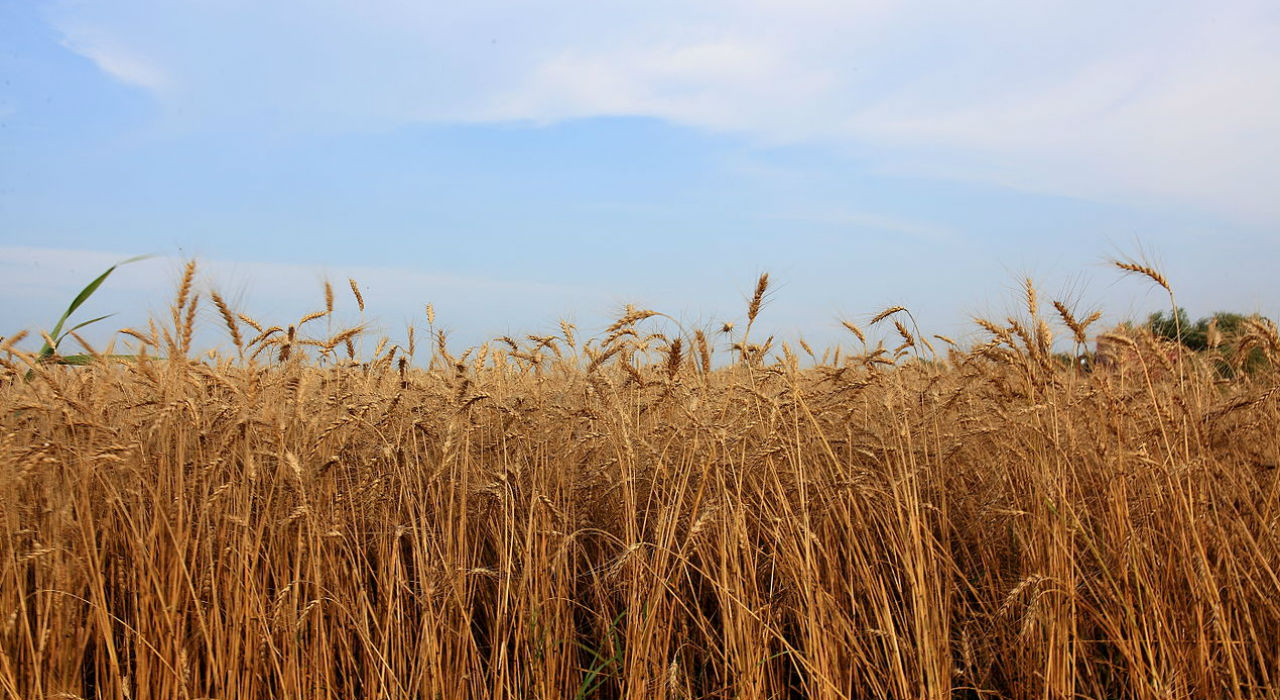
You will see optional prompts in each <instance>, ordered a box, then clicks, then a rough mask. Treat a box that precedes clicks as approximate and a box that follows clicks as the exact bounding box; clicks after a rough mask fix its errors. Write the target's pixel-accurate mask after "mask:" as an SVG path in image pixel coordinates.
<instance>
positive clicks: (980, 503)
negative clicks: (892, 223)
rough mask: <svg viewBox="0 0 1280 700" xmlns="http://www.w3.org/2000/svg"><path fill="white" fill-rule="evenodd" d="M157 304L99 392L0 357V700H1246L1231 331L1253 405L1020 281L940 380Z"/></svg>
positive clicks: (631, 318)
mask: <svg viewBox="0 0 1280 700" xmlns="http://www.w3.org/2000/svg"><path fill="white" fill-rule="evenodd" d="M194 271H195V266H194V264H192V265H189V266H188V268H187V273H186V275H184V278H183V282H182V284H181V285H180V288H179V290H178V294H177V296H176V298H175V300H174V302H173V305H172V313H171V314H170V318H165V319H157V320H156V321H155V322H153V323H152V324H151V326H149V327H147V328H136V329H127V330H126V331H125V332H124V334H123V335H122V336H121V337H122V342H124V340H128V342H130V343H132V344H133V345H134V346H135V347H136V349H137V353H136V356H135V357H133V358H132V359H130V360H127V361H120V360H115V359H109V358H107V357H106V355H107V354H110V351H107V352H104V353H102V355H103V357H102V358H101V359H100V360H98V361H95V362H91V363H89V364H88V365H87V366H80V367H73V366H68V365H63V364H58V363H56V362H42V361H39V359H38V358H36V357H34V356H32V355H30V354H25V353H23V352H21V351H19V350H18V349H17V344H16V340H17V336H15V337H13V338H10V339H8V340H7V341H4V342H3V343H0V366H2V367H3V369H0V372H3V373H4V375H3V386H0V697H4V698H91V697H104V698H238V699H244V698H425V699H433V700H434V699H443V700H454V699H462V698H548V699H553V698H555V699H558V698H658V699H664V698H665V699H672V700H675V699H681V700H683V699H692V698H724V699H726V700H727V699H730V698H741V699H753V698H823V699H831V700H837V699H843V698H849V699H852V698H975V699H977V698H1143V699H1147V698H1151V699H1155V698H1275V697H1280V578H1277V576H1278V574H1280V547H1278V544H1280V522H1278V518H1280V482H1277V474H1278V473H1280V470H1277V468H1276V466H1277V457H1280V430H1278V428H1277V426H1280V415H1278V410H1277V409H1278V406H1277V402H1278V401H1280V393H1278V391H1280V372H1278V371H1277V370H1276V369H1275V367H1276V365H1275V362H1276V361H1277V360H1280V338H1277V335H1276V331H1275V328H1274V326H1271V325H1269V324H1267V323H1264V322H1261V321H1258V322H1255V323H1253V324H1252V325H1251V326H1250V327H1249V330H1248V332H1247V333H1246V334H1244V335H1242V336H1241V337H1237V338H1231V339H1227V345H1226V346H1224V347H1226V348H1228V349H1234V350H1233V352H1227V353H1223V354H1221V355H1219V356H1218V357H1226V358H1228V364H1230V358H1231V357H1239V356H1240V354H1241V353H1243V352H1244V351H1246V350H1248V351H1252V352H1261V353H1264V354H1265V356H1266V358H1267V359H1268V360H1269V362H1268V363H1267V364H1266V366H1264V367H1262V368H1261V369H1258V370H1257V371H1253V372H1244V371H1226V372H1224V371H1223V366H1222V364H1221V361H1220V360H1219V361H1210V359H1208V358H1206V357H1204V356H1201V355H1192V354H1187V353H1180V352H1172V351H1170V350H1169V348H1168V347H1166V346H1162V345H1161V343H1163V342H1164V341H1161V340H1160V339H1158V338H1156V337H1154V336H1152V335H1150V334H1143V333H1140V332H1134V333H1129V334H1127V335H1126V334H1121V333H1118V332H1117V333H1112V334H1110V335H1111V336H1112V337H1113V344H1115V345H1119V346H1121V347H1123V348H1126V349H1128V350H1129V352H1128V353H1127V354H1125V355H1123V356H1122V357H1121V358H1120V359H1119V360H1118V361H1113V362H1111V363H1109V365H1108V366H1107V367H1105V368H1102V367H1098V368H1095V369H1093V370H1090V369H1089V368H1088V367H1087V366H1086V365H1085V363H1084V361H1083V360H1087V359H1088V352H1087V348H1088V347H1089V344H1090V341H1091V334H1092V333H1094V332H1096V331H1097V330H1098V329H1096V328H1091V327H1090V326H1091V324H1093V323H1094V322H1095V321H1096V320H1097V316H1096V315H1091V316H1087V317H1084V315H1083V314H1081V316H1082V318H1077V317H1076V315H1074V313H1073V312H1074V310H1073V309H1071V308H1069V307H1068V306H1067V305H1065V304H1062V303H1061V302H1056V303H1051V304H1044V305H1042V304H1041V302H1040V301H1039V300H1038V299H1037V295H1036V290H1035V289H1034V287H1033V286H1031V285H1030V284H1029V283H1028V285H1027V286H1026V288H1025V297H1026V298H1025V299H1023V300H1022V302H1023V303H1022V305H1023V306H1024V307H1025V309H1024V310H1023V312H1022V313H1020V314H1019V315H1017V316H1016V317H1014V318H1009V319H1005V320H990V319H978V320H977V327H978V328H979V329H980V330H981V332H982V333H983V334H984V338H985V340H983V341H981V342H979V343H977V344H975V345H973V346H972V347H969V346H964V347H961V346H960V345H957V344H955V343H953V342H952V341H950V340H949V339H946V338H942V337H937V336H929V335H927V334H926V333H924V332H922V331H921V330H920V329H919V328H917V327H916V326H915V323H914V321H913V320H912V318H911V316H910V312H909V310H907V309H902V308H899V307H893V308H890V309H885V310H884V311H883V312H881V313H879V314H876V315H875V316H874V317H873V318H871V320H870V322H868V323H866V324H863V325H862V326H858V325H855V324H853V323H848V324H846V325H847V327H848V329H849V331H850V332H849V335H848V338H849V342H848V343H847V344H846V345H845V346H844V348H843V349H842V350H840V351H837V350H836V349H831V350H827V351H816V350H814V349H812V348H810V347H809V345H808V344H807V343H805V342H804V341H799V340H797V341H795V342H796V347H792V346H791V345H790V344H788V343H783V342H781V341H780V340H775V339H772V338H756V337H754V336H753V331H754V330H755V329H753V325H754V324H755V321H756V319H757V316H758V315H759V314H760V313H761V309H762V305H763V302H764V301H765V300H766V299H767V291H768V287H769V283H768V279H767V277H762V278H761V279H760V282H759V284H758V285H757V287H756V290H755V294H754V295H753V297H752V298H751V299H750V300H749V302H748V304H747V309H746V314H745V318H744V319H739V323H738V326H739V327H737V328H735V327H733V325H732V324H725V325H724V327H717V328H713V329H702V330H693V331H691V332H690V331H688V330H686V329H681V328H679V326H678V325H677V324H674V322H672V321H671V320H670V319H668V318H666V317H665V316H663V315H662V314H658V313H656V312H655V311H651V310H646V309H636V308H629V309H627V311H626V312H625V313H624V314H623V315H622V317H621V318H619V319H618V321H617V322H616V323H614V324H613V325H612V326H611V327H609V328H607V329H606V330H605V331H604V332H603V333H602V334H600V335H598V336H597V337H594V338H590V339H584V338H581V337H578V335H579V334H578V332H577V329H575V328H574V327H573V326H572V325H570V324H567V323H566V324H563V327H562V332H561V333H559V334H558V335H555V336H529V337H525V338H520V339H514V338H501V339H497V340H495V341H493V342H491V343H488V344H486V345H482V346H480V347H477V348H472V349H470V350H466V351H462V350H459V349H452V348H450V347H449V345H448V339H447V337H446V336H445V335H443V334H441V333H438V332H436V330H435V318H434V311H433V310H432V309H427V310H426V314H427V317H428V318H427V323H426V324H425V325H423V326H421V327H419V328H417V329H415V330H414V331H411V332H410V333H409V335H408V337H407V338H403V339H399V340H397V341H392V340H389V339H379V338H376V337H373V336H372V335H371V334H370V333H369V332H367V331H366V330H365V328H364V327H361V326H356V327H352V328H338V327H332V324H330V323H329V321H331V320H332V318H333V314H334V307H335V304H336V303H338V301H335V297H341V299H340V301H341V302H342V303H348V304H349V303H358V306H359V309H360V310H361V311H363V310H364V305H365V300H364V298H363V296H362V295H361V294H360V288H359V286H358V285H357V284H356V283H355V282H354V281H353V282H351V285H350V286H351V290H352V292H353V294H351V295H347V294H346V290H345V289H340V290H339V292H340V293H335V291H334V289H333V287H332V286H330V285H326V286H325V290H324V294H323V303H324V307H323V309H320V310H318V311H317V312H316V313H314V314H310V315H308V316H307V317H304V318H303V319H299V320H298V321H296V322H294V323H293V324H292V325H287V326H283V327H273V326H268V325H266V324H263V323H261V322H260V321H258V320H256V319H254V318H252V317H250V316H248V315H247V314H242V312H241V310H238V309H232V308H230V307H229V306H228V305H227V303H226V302H225V301H224V300H223V298H222V297H221V296H219V295H216V294H214V295H212V297H211V299H212V303H205V304H204V305H201V304H202V297H201V296H199V295H197V294H196V292H195V287H196V286H198V285H196V284H194V283H193V277H194ZM1133 272H1136V273H1138V274H1146V273H1144V272H1143V271H1142V270H1141V269H1139V270H1136V271H1133ZM1151 272H1154V271H1151ZM1148 276H1149V275H1148ZM1153 279H1154V278H1153ZM1156 281H1157V282H1161V281H1163V278H1161V280H1156ZM1162 286H1166V287H1167V283H1164V284H1163V285H1162ZM206 296H208V295H207V294H206ZM1042 306H1043V308H1042ZM198 307H199V313H197V308H198ZM200 318H203V319H204V320H205V321H206V322H213V323H217V324H219V325H222V326H225V330H224V331H223V332H224V334H225V337H226V338H227V343H228V345H227V347H229V348H230V350H227V351H224V352H221V353H214V354H212V355H203V356H199V357H193V356H192V326H193V324H195V323H196V322H197V319H200ZM326 326H330V327H327V328H326ZM1055 334H1057V335H1058V336H1060V337H1059V338H1058V339H1057V341H1056V342H1055V340H1054V336H1055ZM874 337H890V338H892V340H891V341H890V342H889V343H887V344H881V343H880V342H879V341H874V342H873V341H872V340H871V338H874ZM1063 347H1067V348H1074V349H1073V350H1072V351H1071V352H1070V353H1068V354H1070V355H1073V356H1077V357H1080V358H1081V361H1079V362H1073V361H1064V360H1063V359H1062V358H1061V357H1060V356H1058V355H1055V352H1054V350H1055V349H1058V351H1059V352H1061V349H1062V348H1063ZM89 351H91V352H92V353H93V354H97V351H96V350H93V349H89ZM1233 353H1234V354H1233ZM1215 362H1216V363H1215ZM1228 369H1230V368H1229V367H1228ZM1237 369H1238V367H1237Z"/></svg>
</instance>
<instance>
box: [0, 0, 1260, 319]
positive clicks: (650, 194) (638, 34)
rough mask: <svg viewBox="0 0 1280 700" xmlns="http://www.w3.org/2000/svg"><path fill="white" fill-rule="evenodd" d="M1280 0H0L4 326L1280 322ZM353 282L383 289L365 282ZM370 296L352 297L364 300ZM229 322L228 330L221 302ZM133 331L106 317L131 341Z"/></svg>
mask: <svg viewBox="0 0 1280 700" xmlns="http://www.w3.org/2000/svg"><path fill="white" fill-rule="evenodd" d="M1278 184H1280V4H1277V3H1275V2H1274V1H1273V0H1272V1H1259V2H1249V1H1224V2H1216V3H1205V2H1178V1H1173V2H1167V1H1162V2H1154V1H1139V2H1131V3H1115V2H1083V3H1082V2H1056V1H1048V2H1033V3H1027V2H1016V1H1009V2H1003V1H981V0H979V1H976V2H975V1H973V0H970V1H969V2H963V3H962V2H948V1H945V0H944V1H934V2H912V1H907V2H887V1H882V0H870V1H866V2H860V1H853V2H849V1H841V2H826V1H824V0H785V1H782V0H739V1H734V2H729V1H724V0H709V1H707V2H687V1H681V2H671V1H667V0H651V1H649V2H644V3H633V2H596V3H582V2H563V1H560V0H548V1H546V2H540V3H520V2H497V1H487V0H482V1H478V2H466V3H443V2H421V1H416V2H415V1H409V0H369V1H366V2H358V3H357V2H337V1H336V0H307V1H306V2H303V1H302V0H276V1H273V2H260V1H256V0H254V1H249V0H199V1H192V2H156V1H145V0H112V2H109V3H96V2H87V1H81V0H76V1H73V0H45V1H35V0H0V335H5V334H7V333H10V332H12V331H14V330H17V329H19V328H31V329H33V330H34V329H36V328H40V327H47V326H48V325H49V324H51V323H52V321H53V320H55V319H56V318H57V316H58V314H59V313H60V312H61V309H62V308H63V307H64V306H65V304H66V303H67V302H68V301H69V300H70V298H71V297H72V296H74V294H75V292H76V291H78V289H79V288H80V287H81V286H82V285H83V284H84V283H85V282H87V281H88V280H89V279H91V278H92V277H93V276H94V275H96V274H97V273H98V272H100V271H101V269H102V268H104V267H105V266H106V265H109V264H112V263H113V262H116V261H118V260H120V259H123V258H125V257H129V256H133V255H137V254H142V253H151V254H155V255H156V256H157V257H156V258H153V259H152V260H150V261H148V262H145V263H141V264H137V265H131V266H127V267H125V268H122V269H121V270H120V271H119V272H118V273H117V274H116V277H113V279H112V280H111V281H110V282H109V283H108V285H107V287H105V288H104V291H103V292H102V294H101V297H95V299H94V301H93V302H91V304H90V305H89V306H87V307H86V309H85V312H84V313H85V317H88V316H90V315H98V314H100V313H108V312H112V311H122V312H123V313H121V315H120V316H119V317H117V318H115V319H112V320H111V321H110V322H108V323H109V324H110V325H111V326H112V327H115V328H118V327H120V326H123V325H132V324H134V323H138V322H139V321H140V319H141V318H145V314H146V313H148V312H156V311H160V310H162V309H163V308H164V306H165V304H166V301H167V296H168V295H169V293H170V291H171V289H172V286H173V283H174V280H175V278H176V276H177V269H178V267H179V266H180V260H181V259H182V258H183V257H184V256H197V257H198V259H199V260H200V261H201V263H202V266H203V269H204V273H203V275H202V278H201V289H204V290H207V289H209V288H211V287H217V288H219V289H221V290H223V292H224V293H225V294H227V295H228V296H230V297H231V298H233V299H234V300H235V301H236V303H237V304H239V305H242V306H243V307H244V308H245V309H246V310H248V311H250V312H251V313H254V314H255V315H259V316H264V317H266V318H268V319H271V320H275V321H286V320H288V318H290V317H294V318H296V316H297V315H298V314H300V313H303V312H306V311H309V310H312V309H313V308H314V307H316V306H317V304H318V303H319V301H320V285H321V282H322V280H323V279H326V278H328V279H332V280H334V281H336V282H339V283H344V282H345V279H346V278H347V277H355V278H357V279H358V280H360V281H361V283H362V285H363V286H364V287H365V288H366V296H367V297H368V299H369V304H370V311H371V312H372V313H374V314H376V315H377V317H378V318H379V319H380V320H381V323H382V324H383V325H384V327H385V328H386V329H387V330H388V331H390V332H393V333H394V332H396V329H398V328H401V327H402V326H403V324H404V323H405V322H407V321H411V322H415V323H420V322H421V321H423V320H424V319H423V318H422V316H423V312H422V308H423V305H424V304H425V303H427V302H431V303H433V304H434V305H435V307H436V309H437V314H438V322H439V323H441V324H443V325H445V326H447V327H449V328H451V329H454V331H455V333H456V337H458V338H460V342H475V341H476V340H479V339H483V338H486V337H491V336H493V335H497V334H503V333H514V332H541V331H544V330H546V329H548V328H551V327H554V326H555V323H556V321H557V319H559V318H560V317H562V316H563V317H568V318H571V319H574V320H576V321H578V322H579V323H580V325H582V326H583V327H584V330H585V331H586V332H590V331H591V330H593V329H596V328H598V327H600V326H602V325H604V324H606V323H607V320H608V319H609V318H610V317H611V316H612V315H613V314H614V313H615V312H616V311H617V309H618V308H619V307H620V306H621V305H622V304H625V303H636V304H641V305H645V306H650V307H653V308H657V309H660V310H662V311H666V312H668V313H671V314H673V315H676V316H678V317H681V318H683V319H686V320H687V321H689V322H690V323H707V324H717V325H718V324H719V322H721V321H723V320H732V319H735V318H737V317H740V316H741V315H742V313H743V308H744V306H745V303H744V302H743V299H742V297H743V296H744V295H745V294H747V293H749V291H750V288H751V286H752V284H753V282H754V279H755V276H756V275H758V274H759V273H760V272H762V271H768V272H770V273H771V275H772V277H773V279H774V280H775V283H776V291H775V295H774V296H773V297H772V301H771V304H770V306H769V307H768V309H767V310H766V312H765V316H764V317H763V320H765V321H767V323H768V324H770V325H769V327H770V329H776V330H777V331H778V332H781V333H783V334H788V335H794V334H796V333H799V332H804V333H805V334H806V335H807V336H808V337H809V338H810V339H811V340H817V341H818V342H827V341H834V340H838V339H839V338H840V336H838V335H837V333H838V331H837V328H838V319H840V318H842V317H847V318H852V319H854V320H855V321H856V320H859V319H860V318H865V316H867V315H870V314H874V313H875V312H876V311H878V310H879V309H881V308H883V307H884V306H887V305H890V304H904V305H907V306H908V307H910V308H912V309H913V310H914V311H915V312H916V314H917V317H918V318H919V320H920V322H921V325H922V326H923V327H925V328H926V329H927V330H929V331H937V332H943V333H951V334H955V333H957V332H958V329H962V328H964V327H965V325H964V324H965V319H967V318H968V317H969V316H971V315H973V314H994V315H996V316H1003V315H1005V314H1007V313H1008V311H1009V310H1010V309H1012V308H1013V307H1014V306H1015V303H1014V299H1015V291H1014V290H1015V287H1016V285H1017V281H1018V279H1019V278H1020V277H1022V276H1023V275H1031V276H1032V277H1034V278H1035V279H1036V280H1037V281H1038V282H1039V283H1040V285H1041V287H1042V294H1043V296H1044V297H1045V298H1046V300H1048V299H1054V298H1062V299H1065V300H1067V301H1069V302H1072V303H1078V304H1079V305H1080V306H1081V307H1082V308H1085V309H1091V308H1094V307H1104V308H1105V309H1106V310H1107V311H1108V312H1109V314H1110V315H1111V317H1113V318H1120V317H1124V316H1128V315H1140V314H1145V313H1146V312H1148V311H1149V310H1152V309H1155V308H1159V307H1160V305H1161V304H1162V303H1163V301H1162V299H1161V297H1160V296H1159V295H1157V294H1153V293H1152V292H1151V290H1150V285H1145V284H1142V283H1140V282H1138V281H1136V280H1131V279H1122V278H1121V276H1119V275H1117V274H1116V273H1115V272H1114V271H1113V270H1110V269H1108V268H1107V267H1106V265H1105V264H1104V263H1103V261H1104V260H1106V259H1107V258H1108V257H1110V256H1115V255H1123V254H1132V253H1135V252H1137V250H1138V248H1139V246H1141V248H1142V249H1143V250H1145V251H1146V253H1147V254H1149V255H1150V256H1151V258H1152V259H1153V260H1154V261H1155V262H1156V263H1158V264H1159V265H1160V267H1161V268H1162V269H1163V270H1164V271H1165V273H1166V275H1167V276H1168V277H1169V278H1170V279H1171V280H1172V282H1173V283H1174V285H1175V288H1176V291H1177V292H1178V294H1179V300H1180V302H1181V303H1182V304H1183V305H1185V306H1187V307H1188V308H1189V310H1190V311H1191V312H1192V313H1193V314H1203V313H1207V312H1209V311H1212V310H1216V309H1231V310H1241V311H1259V312H1262V313H1266V314H1268V315H1271V316H1273V317H1276V316H1280V313H1278V312H1280V276H1277V275H1276V273H1275V267H1276V262H1277V260H1280V255H1278V254H1280V191H1278V190H1277V185H1278ZM348 306H350V304H349V302H348ZM348 311H349V310H348ZM206 323H207V324H208V325H210V326H213V325H214V323H213V319H212V318H208V319H206ZM99 337H101V336H99Z"/></svg>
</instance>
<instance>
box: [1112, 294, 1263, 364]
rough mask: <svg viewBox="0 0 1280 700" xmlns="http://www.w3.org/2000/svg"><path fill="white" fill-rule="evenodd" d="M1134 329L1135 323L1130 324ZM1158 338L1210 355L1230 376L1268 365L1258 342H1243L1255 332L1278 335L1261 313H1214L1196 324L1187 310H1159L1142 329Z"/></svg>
mask: <svg viewBox="0 0 1280 700" xmlns="http://www.w3.org/2000/svg"><path fill="white" fill-rule="evenodd" d="M1126 325H1129V326H1130V327H1133V324H1132V323H1130V324H1126ZM1141 327H1142V328H1145V329H1147V330H1149V331H1150V332H1151V333H1152V334H1153V335H1155V336H1156V337H1158V338H1163V339H1165V340H1170V341H1173V342H1175V343H1181V344H1182V345H1183V347H1185V348H1187V349H1188V350H1191V351H1192V352H1196V353H1202V354H1207V355H1209V356H1210V359H1211V360H1212V361H1213V362H1214V365H1215V366H1216V367H1217V369H1218V372H1219V373H1221V374H1223V375H1224V376H1230V375H1232V374H1234V373H1235V372H1236V371H1237V370H1243V371H1245V372H1252V371H1254V370H1256V369H1258V368H1260V367H1262V366H1264V365H1265V364H1266V363H1267V357H1266V353H1265V352H1264V350H1263V348H1262V347H1259V346H1258V345H1257V344H1255V343H1242V342H1241V341H1242V339H1245V338H1246V337H1247V336H1249V335H1250V334H1251V333H1260V332H1265V333H1269V334H1272V335H1273V334H1274V333H1275V323H1274V322H1273V321H1271V319H1268V318H1266V317H1264V316H1260V315H1258V314H1249V315H1246V314H1238V313H1234V312H1230V311H1215V312H1214V313H1211V314H1209V315H1208V316H1204V317H1202V318H1199V319H1196V320H1195V321H1194V322H1193V321H1192V320H1191V317H1190V316H1189V315H1188V314H1187V310H1186V309H1184V308H1182V307H1178V308H1177V310H1176V311H1170V312H1166V311H1157V312H1155V313H1153V314H1151V315H1150V316H1148V317H1147V322H1146V323H1145V324H1143V325H1142V326H1141Z"/></svg>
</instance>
